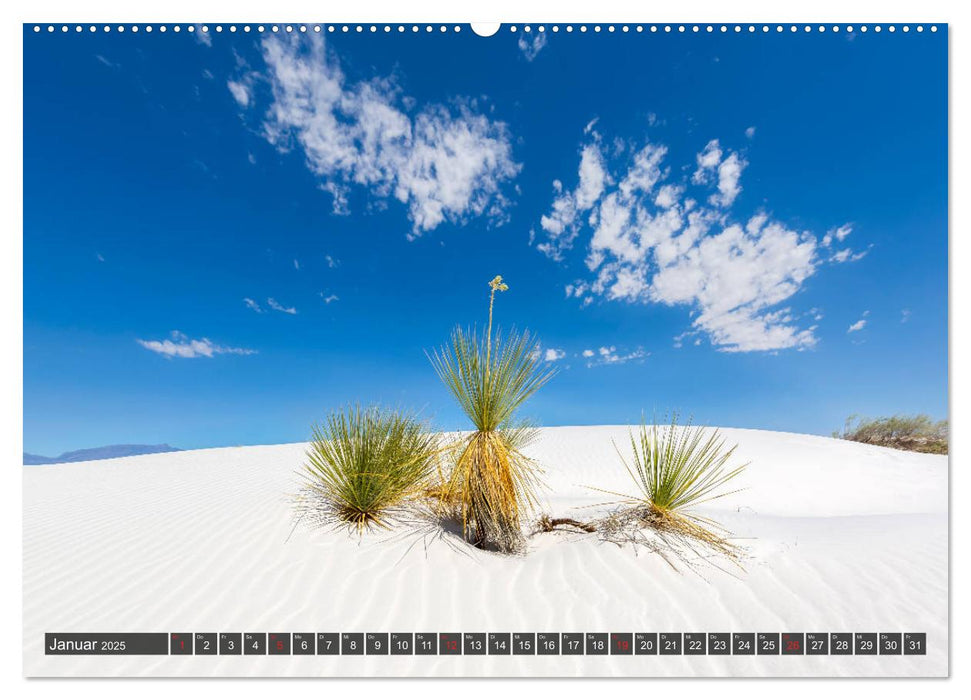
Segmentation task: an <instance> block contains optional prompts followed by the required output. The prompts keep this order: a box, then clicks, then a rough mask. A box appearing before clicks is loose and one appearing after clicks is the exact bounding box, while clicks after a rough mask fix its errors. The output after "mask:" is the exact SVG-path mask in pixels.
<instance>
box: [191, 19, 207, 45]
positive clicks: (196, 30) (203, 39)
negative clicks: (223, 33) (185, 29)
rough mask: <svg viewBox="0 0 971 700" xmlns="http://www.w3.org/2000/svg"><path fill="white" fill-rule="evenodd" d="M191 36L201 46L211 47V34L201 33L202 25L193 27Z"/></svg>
mask: <svg viewBox="0 0 971 700" xmlns="http://www.w3.org/2000/svg"><path fill="white" fill-rule="evenodd" d="M192 35H193V36H194V37H195V38H196V41H198V42H199V43H200V44H202V45H203V46H212V33H211V32H204V31H202V25H201V24H196V25H195V26H194V27H193V31H192Z"/></svg>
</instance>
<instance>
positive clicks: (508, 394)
mask: <svg viewBox="0 0 971 700" xmlns="http://www.w3.org/2000/svg"><path fill="white" fill-rule="evenodd" d="M489 289H490V295H489V322H488V325H487V326H486V332H485V335H484V336H482V335H479V334H478V333H477V332H476V331H475V330H474V329H472V330H463V329H462V328H456V329H455V331H454V332H453V333H452V338H451V343H450V344H449V345H446V346H444V347H443V348H441V350H439V351H436V352H435V353H434V354H433V355H431V356H430V357H429V359H430V360H431V362H432V365H433V366H434V368H435V371H436V373H437V374H438V376H439V378H440V379H441V380H442V382H444V384H445V386H447V387H448V389H449V390H450V391H451V392H452V395H453V396H454V397H455V399H456V400H457V401H458V403H459V405H460V406H461V407H462V410H463V411H464V412H465V414H466V415H467V416H468V417H469V420H471V421H472V424H473V425H474V427H475V430H474V431H473V432H472V433H470V434H469V435H468V436H466V437H464V438H462V439H461V440H460V442H459V443H458V444H457V445H455V446H454V451H453V454H454V464H453V467H452V470H451V473H450V474H448V475H447V477H446V479H445V484H444V493H443V494H442V501H443V502H444V503H451V504H455V506H456V508H457V509H458V511H459V512H460V515H461V519H462V531H463V535H464V537H465V539H466V540H467V541H469V542H471V543H472V544H474V545H476V546H477V547H481V548H483V549H494V550H498V551H501V552H514V551H518V550H519V549H521V548H522V545H523V542H524V537H523V534H522V519H523V518H525V517H526V516H527V515H528V512H529V511H530V509H531V508H532V507H533V506H534V505H535V503H536V486H537V483H538V465H536V464H535V463H534V462H533V461H532V460H531V459H530V458H528V457H527V456H526V455H525V454H524V453H523V451H522V450H523V448H524V447H525V446H526V445H527V444H528V443H529V442H530V440H531V439H532V438H533V436H534V431H533V430H532V429H531V428H530V426H529V425H528V424H527V423H524V422H520V421H518V420H517V419H516V412H517V410H518V409H519V408H520V407H521V406H522V405H523V404H524V403H525V402H526V400H527V399H528V398H529V397H530V396H532V395H533V394H534V393H535V392H536V391H537V390H538V389H539V388H540V387H542V386H543V385H544V384H545V383H546V382H547V381H549V379H550V378H551V377H552V375H553V371H552V370H551V369H550V368H549V367H548V366H545V365H544V364H543V363H542V361H541V359H540V357H539V354H538V353H537V352H536V348H537V342H536V339H535V338H534V337H533V336H532V335H530V333H529V332H528V331H524V332H522V333H517V332H515V331H513V332H511V333H508V334H506V335H503V334H502V333H500V332H496V334H495V337H493V333H492V311H493V306H494V304H495V297H496V292H503V291H506V290H507V289H508V286H507V285H506V284H505V283H504V282H503V281H502V277H500V276H498V275H497V276H496V277H495V278H494V279H493V280H492V281H490V282H489Z"/></svg>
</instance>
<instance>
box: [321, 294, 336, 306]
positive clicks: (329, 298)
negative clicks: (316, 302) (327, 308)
mask: <svg viewBox="0 0 971 700" xmlns="http://www.w3.org/2000/svg"><path fill="white" fill-rule="evenodd" d="M319 294H320V298H321V299H323V300H324V303H325V304H332V303H334V302H335V301H340V297H339V296H337V295H336V294H325V293H324V292H319Z"/></svg>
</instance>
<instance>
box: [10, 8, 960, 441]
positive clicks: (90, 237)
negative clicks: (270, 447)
mask: <svg viewBox="0 0 971 700" xmlns="http://www.w3.org/2000/svg"><path fill="white" fill-rule="evenodd" d="M946 39H947V37H946V32H945V31H939V32H937V33H936V34H931V33H930V32H924V33H922V34H917V33H916V32H911V33H910V34H902V33H897V34H889V33H887V32H883V33H881V34H876V33H874V32H872V31H871V32H869V33H867V34H860V33H859V32H857V33H854V34H847V33H846V32H845V31H844V32H842V33H839V34H834V33H832V32H827V33H825V34H818V33H815V32H813V33H811V34H803V33H802V32H800V33H797V34H790V33H789V32H784V33H781V34H777V33H775V32H770V33H768V34H764V35H763V34H762V33H756V34H755V35H748V34H747V33H742V34H741V35H737V34H733V33H731V32H729V33H728V34H726V35H721V34H719V33H717V32H716V33H714V34H706V33H701V34H691V33H687V34H677V33H672V34H664V33H658V34H649V33H644V34H636V33H633V32H632V33H630V34H626V35H625V34H620V33H619V32H618V33H614V34H608V33H606V32H603V33H601V34H594V33H593V32H587V33H586V34H580V33H579V32H574V33H572V34H566V33H565V32H559V33H557V34H552V33H551V32H549V31H547V32H546V33H545V34H544V35H543V36H542V37H540V36H539V35H538V34H537V33H536V32H535V30H534V32H532V33H531V34H529V35H525V34H523V33H522V32H518V33H516V34H513V33H510V32H509V31H508V28H504V30H503V31H501V32H500V33H499V34H498V35H497V36H494V37H491V38H488V39H486V38H480V37H476V36H474V35H473V34H472V33H471V32H470V31H469V30H468V28H467V27H466V28H465V29H464V31H462V32H460V33H458V34H455V33H453V32H448V33H446V34H440V33H438V32H437V31H436V32H434V33H433V34H431V35H428V34H425V33H424V32H420V33H418V34H412V33H411V32H405V33H404V34H401V35H399V34H398V33H397V32H392V33H391V34H384V33H383V32H378V33H377V34H374V35H372V34H370V33H369V32H364V33H363V34H357V33H353V32H352V33H350V34H347V35H343V34H341V33H339V32H338V33H337V34H333V35H326V36H323V37H313V36H311V37H308V36H303V37H285V36H281V35H277V36H269V35H264V36H262V37H261V36H258V35H256V34H255V32H254V33H250V34H243V33H242V32H238V33H236V34H229V33H228V32H223V33H221V34H213V35H212V36H211V37H206V40H200V39H199V38H198V37H197V36H194V35H192V34H189V33H187V32H182V33H180V34H174V33H172V32H171V31H169V32H168V33H166V34H162V33H159V32H158V31H155V32H153V33H152V34H146V33H145V32H144V31H143V32H141V33H139V34H132V33H131V32H130V31H129V32H126V33H125V34H118V33H117V32H112V33H110V34H104V33H102V32H97V33H89V32H87V31H85V32H83V33H81V34H75V33H74V32H73V31H72V32H70V33H68V34H61V33H60V32H57V33H54V34H47V33H46V32H43V33H41V34H34V33H33V31H31V29H28V28H25V44H24V449H25V450H26V451H29V452H35V453H41V454H56V453H59V452H61V451H64V450H69V449H75V448H80V447H87V446H94V445H100V444H109V443H157V442H168V443H170V444H173V445H176V446H179V447H184V448H194V447H204V446H217V445H236V444H260V443H275V442H289V441H299V440H304V439H306V438H307V436H308V434H309V428H310V425H311V423H313V422H314V421H317V420H319V419H321V418H322V417H323V416H324V415H325V414H326V412H327V411H329V410H331V409H333V408H335V407H338V406H340V405H343V404H347V403H351V402H362V403H370V402H380V403H383V404H386V405H393V406H401V407H406V408H413V409H416V410H419V411H421V412H422V415H424V416H425V417H427V418H429V419H430V420H432V421H433V422H434V423H435V424H436V425H439V426H441V427H443V428H456V427H462V426H464V421H463V418H462V415H461V414H460V412H459V410H458V408H457V407H456V406H455V405H454V403H453V402H452V400H451V399H450V397H449V395H448V394H447V392H446V390H445V389H444V388H443V387H442V386H440V385H439V384H438V383H437V380H436V378H435V375H434V373H433V371H432V369H431V367H430V365H429V363H428V361H427V358H426V357H425V351H426V350H431V349H433V348H435V347H436V346H437V345H439V344H440V343H442V342H443V341H444V340H445V339H446V338H447V336H448V333H449V331H450V329H451V328H452V327H453V326H454V325H455V324H457V323H459V324H463V325H465V324H472V323H477V322H478V323H480V324H481V323H482V322H483V321H484V317H485V313H486V308H487V303H488V287H487V282H488V280H489V279H491V278H492V277H493V276H494V275H496V274H501V275H503V276H504V277H505V279H506V281H507V282H508V284H509V287H510V289H509V291H508V292H506V293H505V294H503V295H501V296H500V297H499V298H498V299H497V302H496V304H497V306H496V316H497V321H498V322H499V323H500V324H501V325H504V326H510V325H516V326H518V327H529V328H530V329H531V330H533V331H535V332H536V333H537V334H538V335H539V337H540V339H541V342H542V345H541V348H540V352H541V353H542V355H543V357H544V358H548V359H549V361H550V362H552V363H553V364H555V365H556V366H557V367H558V369H559V373H558V375H557V376H556V378H555V379H554V380H553V382H552V383H551V384H550V385H548V387H547V388H546V389H545V390H544V391H543V392H542V393H540V394H538V395H537V396H536V397H535V399H534V400H533V401H532V402H531V404H529V405H528V406H527V411H526V412H527V414H528V415H530V416H531V417H533V418H534V419H536V420H537V421H538V422H539V423H540V424H543V425H566V424H599V423H627V422H636V421H638V420H639V419H640V416H641V414H642V412H647V413H648V414H650V413H652V412H655V411H656V412H658V413H664V412H666V411H670V410H678V411H680V412H681V413H682V414H691V415H693V416H694V418H695V420H696V421H698V422H702V423H707V424H711V425H723V426H737V427H753V428H767V429H774V430H790V431H798V432H810V433H822V434H828V433H829V432H830V431H832V430H834V429H836V428H838V427H840V426H841V424H842V422H843V419H844V418H845V417H846V416H848V415H849V414H852V413H861V414H866V415H885V414H891V413H896V412H908V413H910V412H926V413H930V414H931V415H933V416H935V417H944V416H945V415H946V413H947V73H946V71H947V54H946V49H947V47H946Z"/></svg>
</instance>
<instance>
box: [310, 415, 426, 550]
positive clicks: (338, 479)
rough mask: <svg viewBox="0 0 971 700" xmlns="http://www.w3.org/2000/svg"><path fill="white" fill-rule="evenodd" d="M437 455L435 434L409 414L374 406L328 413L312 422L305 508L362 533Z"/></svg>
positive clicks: (422, 481) (378, 523) (404, 496)
mask: <svg viewBox="0 0 971 700" xmlns="http://www.w3.org/2000/svg"><path fill="white" fill-rule="evenodd" d="M438 458H439V448H438V444H437V438H436V436H435V435H434V434H432V433H429V432H428V430H426V427H425V425H423V424H422V423H421V422H419V421H418V420H416V419H415V418H413V417H412V416H410V415H406V414H402V413H398V412H396V411H390V410H382V409H380V408H375V407H371V408H364V409H362V408H360V407H354V408H348V409H346V410H343V411H337V412H334V413H331V414H330V415H329V416H328V417H327V419H326V421H324V423H323V424H322V425H320V426H314V428H313V440H312V441H311V443H310V448H309V449H308V450H307V464H306V465H305V474H304V476H305V477H306V480H307V489H308V492H309V493H310V494H311V495H312V496H313V497H315V498H313V499H312V502H311V505H310V506H309V508H310V509H311V510H313V511H314V513H315V515H316V516H317V517H318V518H319V519H321V520H323V521H324V522H337V523H343V524H346V525H348V526H350V527H351V528H352V529H355V530H357V532H358V533H363V531H364V530H366V529H369V528H373V527H386V526H387V524H388V519H389V518H390V517H391V516H393V515H394V514H395V513H396V512H399V511H400V510H401V508H402V507H403V506H404V505H405V504H406V503H407V501H408V500H409V499H411V498H413V497H415V496H417V495H419V494H420V493H421V492H422V491H423V490H424V489H425V488H426V487H427V484H428V480H429V477H430V476H431V475H432V473H433V472H434V471H435V468H436V466H437V462H438Z"/></svg>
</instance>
